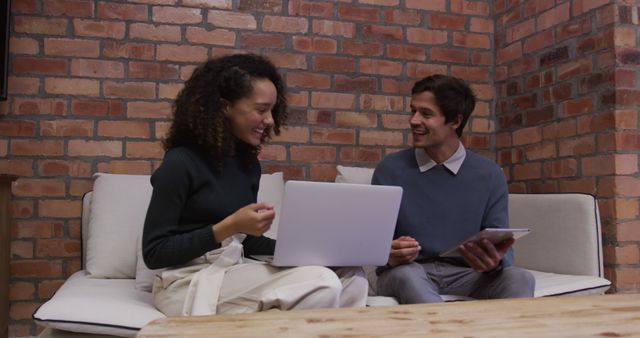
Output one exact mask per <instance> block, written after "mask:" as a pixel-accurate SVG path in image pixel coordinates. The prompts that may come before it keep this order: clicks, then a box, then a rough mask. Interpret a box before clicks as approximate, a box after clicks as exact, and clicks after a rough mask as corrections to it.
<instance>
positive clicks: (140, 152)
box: [126, 141, 164, 159]
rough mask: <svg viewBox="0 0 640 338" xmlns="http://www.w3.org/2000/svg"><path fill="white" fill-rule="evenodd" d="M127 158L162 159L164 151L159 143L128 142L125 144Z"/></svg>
mask: <svg viewBox="0 0 640 338" xmlns="http://www.w3.org/2000/svg"><path fill="white" fill-rule="evenodd" d="M126 148H127V152H126V156H127V158H136V159H138V158H155V159H162V157H164V149H163V148H162V144H161V143H160V142H130V141H128V142H127V144H126Z"/></svg>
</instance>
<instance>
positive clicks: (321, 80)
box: [287, 73, 331, 89]
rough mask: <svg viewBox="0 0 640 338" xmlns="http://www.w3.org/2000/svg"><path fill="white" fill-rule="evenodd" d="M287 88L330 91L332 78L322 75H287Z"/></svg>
mask: <svg viewBox="0 0 640 338" xmlns="http://www.w3.org/2000/svg"><path fill="white" fill-rule="evenodd" d="M287 87H303V88H316V89H328V88H329V87H331V78H330V77H329V76H328V75H321V74H311V73H287Z"/></svg>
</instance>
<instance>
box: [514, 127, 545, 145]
mask: <svg viewBox="0 0 640 338" xmlns="http://www.w3.org/2000/svg"><path fill="white" fill-rule="evenodd" d="M541 140H542V130H541V128H539V127H530V128H522V129H519V130H516V131H514V132H513V145H514V146H520V145H525V144H531V143H537V142H540V141H541Z"/></svg>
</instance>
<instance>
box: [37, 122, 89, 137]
mask: <svg viewBox="0 0 640 338" xmlns="http://www.w3.org/2000/svg"><path fill="white" fill-rule="evenodd" d="M40 135H42V136H66V137H73V136H77V137H82V136H87V137H90V136H93V121H84V120H57V121H41V122H40Z"/></svg>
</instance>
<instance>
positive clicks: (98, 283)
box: [33, 270, 165, 337]
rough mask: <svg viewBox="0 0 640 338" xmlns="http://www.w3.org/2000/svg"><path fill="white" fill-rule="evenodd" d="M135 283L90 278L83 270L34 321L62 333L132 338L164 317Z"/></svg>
mask: <svg viewBox="0 0 640 338" xmlns="http://www.w3.org/2000/svg"><path fill="white" fill-rule="evenodd" d="M134 283H135V281H134V280H133V279H98V278H89V276H88V275H87V274H86V272H85V271H84V270H83V271H78V272H76V273H75V274H73V275H72V276H71V277H69V279H67V281H66V282H65V283H64V284H63V285H62V287H60V289H59V290H58V291H57V292H56V294H55V295H54V296H53V298H51V299H50V300H49V301H48V302H46V303H45V304H43V305H42V306H41V307H40V308H39V309H38V310H37V311H36V312H35V313H34V314H33V318H34V319H35V320H36V322H38V323H39V324H42V325H46V326H48V327H51V328H55V329H60V330H67V331H74V332H84V333H95V334H108V335H115V336H123V337H133V336H135V334H136V333H137V331H138V330H139V329H141V328H142V327H143V326H145V325H146V324H147V323H149V322H150V321H152V320H155V319H158V318H164V317H165V315H164V314H162V313H161V312H160V311H158V310H157V309H156V308H155V307H154V306H153V295H152V294H151V293H149V292H143V291H138V290H136V289H135V288H134Z"/></svg>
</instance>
